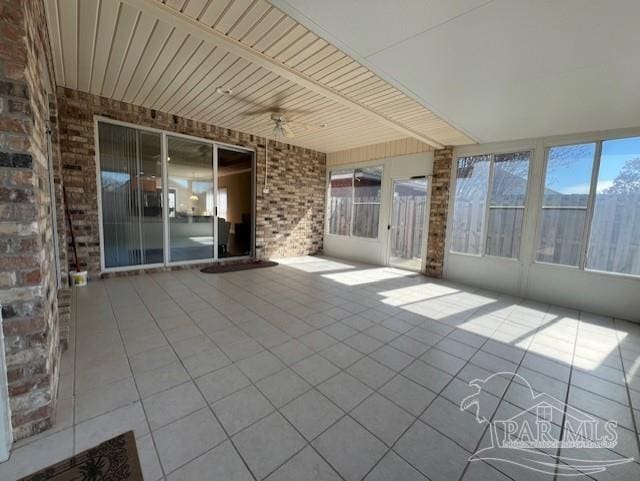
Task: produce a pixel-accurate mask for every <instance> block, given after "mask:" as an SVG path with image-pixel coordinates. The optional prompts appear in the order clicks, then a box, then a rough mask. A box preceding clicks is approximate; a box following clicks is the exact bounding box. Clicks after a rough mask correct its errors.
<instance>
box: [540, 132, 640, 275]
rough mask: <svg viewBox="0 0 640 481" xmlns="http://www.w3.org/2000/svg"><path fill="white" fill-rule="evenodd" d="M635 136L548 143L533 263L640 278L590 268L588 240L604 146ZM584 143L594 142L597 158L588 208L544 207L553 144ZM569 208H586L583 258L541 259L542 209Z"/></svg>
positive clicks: (568, 208)
mask: <svg viewBox="0 0 640 481" xmlns="http://www.w3.org/2000/svg"><path fill="white" fill-rule="evenodd" d="M635 137H640V135H638V134H636V135H621V136H611V137H609V136H602V137H597V138H591V139H589V138H584V139H580V140H576V141H575V142H561V143H557V144H556V143H551V144H548V145H545V152H544V164H543V170H542V172H543V177H542V184H541V192H542V195H541V196H540V202H539V205H538V210H537V225H536V241H535V246H534V252H533V261H532V262H533V263H534V264H541V265H545V266H553V267H558V268H568V269H573V270H576V271H581V272H591V273H596V274H604V275H609V276H616V277H626V278H631V279H640V275H638V274H627V273H624V272H614V271H604V270H601V269H590V268H588V267H587V255H588V252H589V241H590V237H591V228H592V222H593V214H594V212H595V202H596V195H597V187H598V178H599V176H600V165H601V162H602V146H603V144H604V143H605V142H608V141H614V140H621V139H629V138H635ZM581 144H595V146H596V148H595V151H594V159H593V165H592V169H591V179H590V183H589V193H588V197H587V205H586V206H585V207H578V206H565V207H545V206H544V189H545V186H546V179H547V167H548V165H549V151H550V150H551V149H552V148H554V147H570V146H573V145H581ZM545 208H547V209H566V210H583V211H585V223H584V226H583V228H582V233H581V237H580V257H579V259H578V265H577V266H576V265H569V264H559V263H556V262H549V261H541V260H538V258H537V251H538V248H539V247H540V240H541V236H542V221H541V218H542V216H541V215H540V214H541V212H542V210H543V209H545Z"/></svg>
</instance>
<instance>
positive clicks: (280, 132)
mask: <svg viewBox="0 0 640 481" xmlns="http://www.w3.org/2000/svg"><path fill="white" fill-rule="evenodd" d="M286 115H287V114H285V113H284V112H282V111H277V110H276V111H272V112H271V113H270V114H269V119H270V120H271V121H272V122H273V136H274V138H278V137H286V138H288V139H292V138H294V137H295V136H296V134H295V132H294V131H293V129H292V128H291V127H293V128H296V129H297V128H301V129H303V130H305V131H313V130H318V129H322V128H324V127H326V125H325V124H319V125H313V124H307V123H304V122H299V121H297V120H291V119H289V118H287V116H286Z"/></svg>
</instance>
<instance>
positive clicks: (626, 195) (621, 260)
mask: <svg viewBox="0 0 640 481" xmlns="http://www.w3.org/2000/svg"><path fill="white" fill-rule="evenodd" d="M598 170H599V171H598V184H597V188H596V193H595V204H594V211H593V219H592V221H591V232H590V237H589V251H588V255H587V264H586V267H587V268H588V269H594V270H600V271H608V272H618V273H622V274H633V275H640V138H638V137H636V138H632V139H619V140H611V141H607V142H603V143H602V155H601V158H600V165H599V169H598Z"/></svg>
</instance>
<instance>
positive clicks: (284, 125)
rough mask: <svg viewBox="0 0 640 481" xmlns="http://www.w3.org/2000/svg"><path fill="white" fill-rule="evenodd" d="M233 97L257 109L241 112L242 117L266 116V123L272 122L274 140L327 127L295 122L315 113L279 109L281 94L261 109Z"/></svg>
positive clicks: (228, 91) (256, 105)
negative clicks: (301, 117) (300, 117)
mask: <svg viewBox="0 0 640 481" xmlns="http://www.w3.org/2000/svg"><path fill="white" fill-rule="evenodd" d="M218 91H219V92H220V89H218ZM224 93H225V94H226V95H232V94H233V91H232V90H230V89H228V90H227V91H225V92H224ZM233 97H235V98H236V100H239V101H241V102H243V103H245V104H247V105H250V106H254V107H257V108H255V109H253V110H249V111H245V112H243V113H242V115H243V116H246V117H255V116H266V118H267V120H268V121H270V122H273V130H272V134H273V137H274V138H278V137H279V138H288V139H291V138H294V137H295V136H296V132H299V131H300V130H302V131H306V132H312V131H314V130H318V129H322V128H324V127H326V126H327V125H326V124H325V123H322V124H308V123H305V122H301V121H299V120H296V118H297V117H299V116H303V115H304V116H306V115H312V114H314V113H315V112H313V111H310V110H297V109H284V108H282V107H280V104H281V103H282V101H284V100H285V99H284V96H283V94H282V93H280V94H278V95H277V96H276V98H275V99H274V103H273V105H272V106H270V107H263V106H261V105H260V104H257V103H256V102H254V101H252V100H250V99H248V98H243V97H242V96H240V95H237V94H233Z"/></svg>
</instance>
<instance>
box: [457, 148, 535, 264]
mask: <svg viewBox="0 0 640 481" xmlns="http://www.w3.org/2000/svg"><path fill="white" fill-rule="evenodd" d="M530 156H531V153H530V152H513V153H507V154H495V155H477V156H470V157H460V158H458V163H457V169H456V192H455V199H454V208H453V225H452V241H451V251H452V252H459V253H465V254H475V255H483V254H487V255H491V256H499V257H518V256H519V255H520V237H521V234H522V224H523V220H524V208H525V202H526V197H527V181H528V178H529V160H530ZM489 190H490V191H489Z"/></svg>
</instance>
